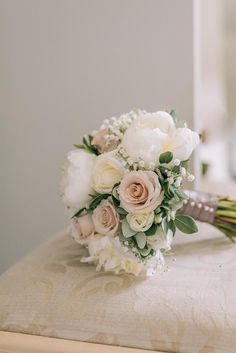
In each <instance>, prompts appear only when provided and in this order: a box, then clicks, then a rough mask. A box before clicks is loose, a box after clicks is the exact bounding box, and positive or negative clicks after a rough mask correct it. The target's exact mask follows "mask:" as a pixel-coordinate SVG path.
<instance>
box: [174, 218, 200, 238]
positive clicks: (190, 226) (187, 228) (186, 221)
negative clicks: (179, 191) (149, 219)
mask: <svg viewBox="0 0 236 353" xmlns="http://www.w3.org/2000/svg"><path fill="white" fill-rule="evenodd" d="M175 225H176V227H177V228H178V229H179V230H180V231H181V232H183V233H186V234H193V233H196V232H197V231H198V227H197V224H196V222H195V220H194V219H193V218H192V217H190V216H186V215H180V214H179V215H176V217H175Z"/></svg>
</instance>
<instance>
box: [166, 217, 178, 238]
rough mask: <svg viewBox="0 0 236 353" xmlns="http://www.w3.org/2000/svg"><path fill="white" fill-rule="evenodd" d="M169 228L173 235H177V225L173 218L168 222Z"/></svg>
mask: <svg viewBox="0 0 236 353" xmlns="http://www.w3.org/2000/svg"><path fill="white" fill-rule="evenodd" d="M168 226H169V229H170V230H171V231H172V233H173V236H174V235H175V232H176V225H175V222H174V221H173V220H172V219H171V220H170V221H169V223H168Z"/></svg>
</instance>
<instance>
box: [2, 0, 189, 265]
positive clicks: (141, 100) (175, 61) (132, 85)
mask: <svg viewBox="0 0 236 353" xmlns="http://www.w3.org/2000/svg"><path fill="white" fill-rule="evenodd" d="M192 2H193V1H190V0H178V1H173V0H129V1H127V0H99V1H96V0H93V1H92V0H84V1H83V0H77V1H73V0H64V1H61V0H19V1H17V0H1V1H0V50H1V62H0V77H1V79H0V97H1V98H0V99H1V102H0V114H1V129H0V134H1V136H0V153H1V183H0V187H1V197H0V202H1V235H0V244H1V246H0V270H1V271H2V270H4V269H6V268H7V267H8V266H10V265H11V264H12V263H14V262H15V261H16V260H17V259H19V258H20V257H21V256H22V255H24V254H25V253H27V252H28V251H29V250H31V249H32V248H33V247H36V246H37V245H38V244H39V243H41V242H43V241H44V240H45V239H47V238H48V237H49V236H50V235H52V234H53V233H54V232H56V231H58V230H60V229H62V228H64V227H65V225H66V218H65V216H64V209H63V206H62V204H61V201H60V197H59V189H58V184H59V179H60V170H59V167H60V165H61V164H62V163H63V161H64V159H65V156H66V152H67V151H68V150H70V149H71V146H72V144H73V143H78V142H79V141H80V138H81V136H82V135H83V134H84V133H85V132H86V131H90V130H93V129H94V128H95V127H97V126H98V125H99V124H100V122H101V120H102V119H104V118H106V117H110V116H112V115H119V114H121V113H122V112H126V111H129V110H130V109H132V108H133V107H141V108H145V109H147V110H151V111H152V110H157V109H171V108H173V107H174V108H176V110H177V111H178V113H179V115H180V116H181V117H182V118H183V119H186V120H188V121H190V122H191V121H192V117H193V72H194V70H193V8H192V7H193V5H192Z"/></svg>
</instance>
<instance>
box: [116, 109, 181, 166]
mask: <svg viewBox="0 0 236 353" xmlns="http://www.w3.org/2000/svg"><path fill="white" fill-rule="evenodd" d="M174 130H175V125H174V122H173V119H172V117H171V116H170V115H169V114H168V113H165V112H157V113H153V114H151V113H147V114H143V115H141V116H139V117H137V118H136V119H135V120H134V121H133V123H132V124H131V125H130V127H129V128H128V129H127V130H126V132H125V134H124V137H123V140H122V146H123V147H124V149H125V150H126V152H127V153H128V155H129V156H130V157H131V158H132V159H133V160H134V161H138V160H140V159H141V160H143V161H144V162H145V167H149V165H150V163H158V160H159V156H160V154H161V153H162V152H163V145H164V143H165V141H166V139H167V138H168V134H170V133H172V132H173V131H174Z"/></svg>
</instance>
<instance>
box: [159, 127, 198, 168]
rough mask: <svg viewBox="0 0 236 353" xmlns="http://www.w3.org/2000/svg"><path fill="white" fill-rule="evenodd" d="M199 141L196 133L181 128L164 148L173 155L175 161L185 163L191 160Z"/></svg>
mask: <svg viewBox="0 0 236 353" xmlns="http://www.w3.org/2000/svg"><path fill="white" fill-rule="evenodd" d="M199 141H200V139H199V135H198V133H196V132H195V131H192V130H190V129H188V128H179V129H176V131H175V132H174V133H173V134H172V135H171V136H170V137H169V138H168V140H167V141H166V143H165V146H164V148H165V151H170V152H172V153H173V157H174V159H179V160H180V161H185V160H187V159H189V157H190V156H191V154H192V153H193V150H194V149H195V148H196V147H197V145H198V144H199Z"/></svg>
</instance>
